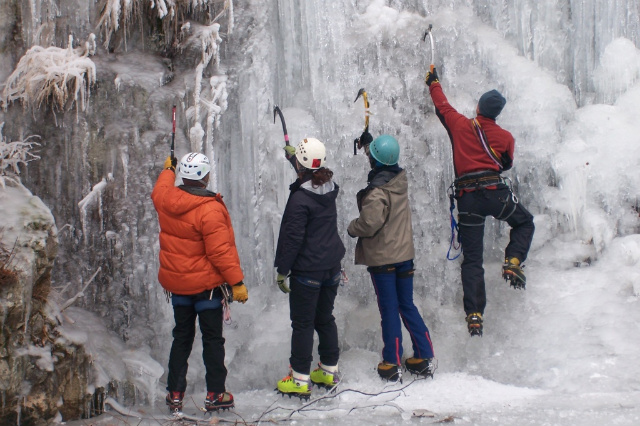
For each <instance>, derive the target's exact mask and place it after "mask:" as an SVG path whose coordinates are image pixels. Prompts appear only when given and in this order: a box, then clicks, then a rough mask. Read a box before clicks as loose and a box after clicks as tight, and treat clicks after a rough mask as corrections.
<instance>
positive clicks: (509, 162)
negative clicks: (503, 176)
mask: <svg viewBox="0 0 640 426" xmlns="http://www.w3.org/2000/svg"><path fill="white" fill-rule="evenodd" d="M500 161H501V162H502V170H509V169H510V168H511V166H513V159H512V158H511V157H509V154H507V152H506V151H505V152H503V153H502V155H501V156H500Z"/></svg>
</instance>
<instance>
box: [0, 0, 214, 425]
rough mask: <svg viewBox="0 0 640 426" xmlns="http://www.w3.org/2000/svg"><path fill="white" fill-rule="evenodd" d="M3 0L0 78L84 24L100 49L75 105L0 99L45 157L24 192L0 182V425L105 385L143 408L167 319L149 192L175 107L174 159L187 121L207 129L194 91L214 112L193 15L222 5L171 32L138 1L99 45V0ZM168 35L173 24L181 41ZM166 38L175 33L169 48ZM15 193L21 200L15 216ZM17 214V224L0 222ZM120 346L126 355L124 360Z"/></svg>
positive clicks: (74, 409)
mask: <svg viewBox="0 0 640 426" xmlns="http://www.w3.org/2000/svg"><path fill="white" fill-rule="evenodd" d="M0 3H1V4H0V83H3V82H4V81H5V79H6V78H7V77H8V76H9V75H10V74H11V72H12V70H13V69H14V67H15V66H16V65H17V63H18V61H19V60H20V58H21V57H22V55H23V54H24V53H25V52H26V51H27V50H28V49H29V48H30V47H31V46H33V45H35V44H39V45H41V46H55V47H67V45H68V42H67V40H68V36H69V34H74V36H75V37H76V38H75V39H74V40H75V42H74V45H73V46H78V44H80V43H83V42H84V40H87V38H88V37H89V35H90V33H92V32H95V33H96V34H97V36H98V46H99V48H98V52H97V53H96V54H95V55H92V56H91V57H90V59H91V60H92V61H93V62H94V63H95V67H96V83H95V84H94V85H93V86H92V87H91V88H90V99H88V102H87V107H86V109H85V110H82V109H81V108H80V109H79V110H78V109H76V106H75V105H72V104H71V102H68V105H67V106H66V107H65V108H54V107H53V106H52V105H51V103H50V102H48V101H46V102H44V103H43V104H42V105H40V108H37V109H35V110H32V109H23V108H22V106H21V105H20V104H19V103H18V102H15V103H13V104H9V105H2V108H0V123H2V122H4V123H5V126H4V134H5V135H6V136H7V137H8V138H9V140H17V139H18V138H19V137H20V136H21V135H23V134H24V135H38V136H39V137H40V139H39V141H40V142H41V146H40V147H39V148H38V155H39V156H40V157H41V158H42V160H40V161H35V162H32V163H30V164H29V166H28V167H27V168H25V169H24V170H22V174H21V179H22V183H23V184H24V186H25V187H27V188H29V190H30V191H31V192H29V191H28V190H27V189H25V188H23V187H15V186H14V187H7V188H6V190H3V189H2V188H0V193H2V195H1V197H3V198H2V202H1V204H2V206H1V207H0V228H2V227H4V235H3V236H2V238H1V240H2V241H3V243H4V245H5V247H6V248H7V250H9V251H10V250H11V249H12V247H13V243H14V241H15V239H16V237H17V236H19V242H18V246H19V250H17V251H16V254H15V255H14V256H13V259H14V261H13V263H12V265H19V266H20V267H19V268H16V269H18V270H19V273H18V274H17V276H16V279H15V280H14V279H12V280H11V282H9V283H7V284H6V285H3V286H2V288H1V289H0V292H1V294H0V295H1V297H2V299H1V300H2V302H0V303H2V306H1V311H0V315H2V317H1V318H2V319H3V323H2V334H1V335H0V343H1V344H2V348H1V349H0V425H4V424H21V425H27V424H38V422H42V423H43V424H44V423H46V421H47V420H51V419H52V418H54V417H56V416H58V413H59V415H60V416H61V419H62V420H64V421H69V420H74V419H79V418H87V417H89V416H90V415H92V414H93V413H94V410H93V408H92V407H93V406H94V401H96V400H98V399H99V400H102V398H103V397H104V395H106V394H108V395H109V396H110V397H113V398H115V399H117V400H118V402H121V403H124V404H126V405H129V404H134V403H136V402H143V403H149V404H153V403H154V401H155V399H156V397H157V395H156V390H157V389H156V388H157V384H158V379H159V377H160V376H161V375H162V374H163V369H162V367H161V364H162V365H166V361H167V358H168V351H167V350H166V344H167V339H168V338H169V336H170V335H171V327H172V322H171V321H167V318H170V317H171V306H170V305H169V304H168V303H167V301H166V300H165V296H164V294H163V292H162V289H161V287H160V286H159V284H158V283H157V257H158V253H157V251H158V244H157V238H156V237H157V234H158V229H157V217H156V214H155V210H154V208H153V205H152V203H151V200H150V193H151V190H152V188H153V184H154V182H155V180H156V179H157V176H158V173H159V171H160V170H161V168H162V163H163V161H164V158H165V157H166V156H167V155H168V154H169V140H170V133H171V109H172V106H173V105H177V111H178V112H177V129H176V135H175V148H176V149H175V153H176V155H177V156H181V155H183V154H184V153H186V152H189V151H192V150H201V149H202V147H201V146H198V145H197V144H195V145H194V144H193V143H192V142H191V140H190V138H189V133H190V127H192V126H195V125H196V124H198V126H200V125H201V126H200V129H207V121H208V116H207V114H206V111H204V109H203V111H202V112H198V110H197V109H196V108H194V104H197V105H200V104H199V102H196V101H195V100H194V93H196V92H197V94H198V96H201V97H202V99H203V101H205V100H206V101H208V104H209V105H213V107H212V108H214V109H215V108H217V106H216V105H214V103H215V102H213V100H212V98H213V92H214V89H215V88H217V86H216V87H214V83H210V79H211V78H212V77H214V76H216V75H217V73H218V70H217V68H216V66H215V64H214V62H215V61H214V60H211V62H210V64H209V65H208V66H205V67H200V69H199V70H198V73H196V70H195V69H196V67H197V66H198V64H199V63H200V61H202V60H203V59H202V58H203V49H204V50H207V52H209V54H211V53H212V52H213V51H211V47H212V46H214V45H215V46H217V41H215V40H213V39H214V38H212V34H213V33H212V28H217V27H213V26H206V25H203V24H205V23H207V24H208V23H209V20H210V17H212V16H217V15H218V14H219V13H220V12H221V9H220V8H221V7H222V3H220V4H218V2H213V1H211V2H204V3H203V4H207V3H210V4H209V5H208V6H202V7H200V8H193V11H192V10H191V9H192V8H190V7H189V8H188V9H189V13H186V12H185V13H182V12H181V13H180V14H179V15H180V16H181V17H182V18H184V19H185V22H186V20H189V21H190V23H189V25H186V26H185V27H184V29H181V24H182V21H181V23H180V25H177V24H176V23H175V22H173V23H172V24H171V26H169V24H168V23H165V24H162V25H159V24H158V22H160V21H159V20H158V19H157V18H156V14H151V12H150V11H149V10H147V8H148V7H149V2H142V1H138V2H137V3H139V4H141V5H145V6H144V7H145V9H144V11H145V13H143V15H145V14H146V15H148V18H147V19H142V20H140V21H136V25H135V30H131V29H130V30H129V31H127V32H124V31H120V32H117V33H115V34H113V36H112V37H111V38H110V42H108V43H106V45H105V39H104V31H96V28H97V27H98V20H99V18H100V12H101V9H100V7H99V6H100V5H102V4H104V2H91V1H89V2H87V1H86V0H68V1H66V0H65V1H64V2H58V1H52V0H34V1H30V0H7V1H4V0H3V1H2V2H0ZM134 3H135V2H134ZM178 3H179V4H182V5H186V4H187V3H188V2H178ZM214 3H215V4H214ZM185 7H186V6H185ZM185 11H186V9H185ZM205 12H206V13H205ZM136 16H137V15H136ZM171 16H173V15H171ZM182 18H181V19H182ZM132 28H133V27H132ZM174 31H179V32H180V38H179V40H178V38H177V37H176V36H175V34H174V33H173V32H174ZM169 40H174V41H175V43H170V45H169V46H168V44H169ZM207 40H209V41H207ZM211 40H213V41H211ZM214 41H215V43H214ZM181 43H183V44H184V48H183V47H182V44H181ZM207 43H208V44H207ZM203 46H208V48H206V49H205V47H203ZM216 49H217V47H216ZM215 51H216V52H217V50H215ZM196 82H197V84H199V86H198V90H195V87H196ZM0 88H1V87H0ZM216 93H218V92H216ZM225 96H226V94H225ZM205 98H206V99H205ZM5 108H6V109H5ZM203 108H204V107H203ZM190 109H193V110H194V111H192V112H191V113H190V112H189V110H190ZM32 193H33V194H35V195H37V197H34V196H33V195H32ZM14 198H16V199H19V200H21V205H22V207H20V208H22V209H23V210H24V212H25V213H24V214H23V213H21V211H19V210H16V209H18V206H17V205H14V204H15V203H14V202H13V200H14ZM6 200H11V206H9V205H8V203H6V202H5V201H6ZM5 204H7V205H5ZM32 205H33V206H32ZM30 206H31V207H30ZM47 206H48V208H47ZM5 209H7V211H6V212H3V210H5ZM49 209H50V210H49ZM27 212H28V214H27ZM5 213H6V214H5ZM33 215H36V217H33ZM14 216H15V217H19V218H20V221H19V223H18V222H16V223H11V224H10V223H4V219H3V218H5V217H12V218H13V217H14ZM54 217H55V222H54ZM23 222H24V223H23ZM54 223H57V224H58V225H59V232H58V231H56V226H55V225H54ZM10 230H11V231H10ZM1 232H2V231H1V230H0V233H1ZM27 236H28V237H27ZM149 236H154V237H153V238H150V237H149ZM56 251H57V257H56V261H55V265H54V262H53V259H54V256H56V254H55V253H56ZM18 252H19V255H18ZM1 264H2V263H1V262H0V265H1ZM96 271H100V273H97V275H96ZM90 277H92V278H91V280H92V283H91V285H90V286H87V287H86V288H85V284H86V283H87V280H89V279H90ZM52 282H53V284H54V287H56V289H54V290H51V283H52ZM50 290H51V291H50ZM79 292H82V295H83V296H84V297H78V298H77V301H76V303H74V306H72V307H69V308H68V309H66V310H65V309H63V305H64V301H63V300H57V299H65V300H68V299H69V298H71V297H73V296H74V295H76V294H78V293H79ZM56 303H58V304H59V305H58V304H56ZM61 309H62V311H63V312H62V313H60V310H61ZM78 309H79V310H81V311H78ZM87 312H91V313H92V314H93V315H94V316H91V317H90V316H89V315H88V314H87ZM78 318H80V320H79V319H78ZM89 318H91V321H93V320H95V321H97V322H100V324H102V325H104V326H105V327H106V329H105V330H102V329H101V330H100V334H99V336H100V337H99V338H98V337H96V335H97V334H92V333H91V332H87V329H88V326H84V327H76V328H77V329H74V330H71V329H72V328H73V327H72V326H71V325H70V324H71V323H72V321H76V322H77V323H76V324H75V326H77V325H78V323H82V322H86V321H87V320H88V319H89ZM108 333H110V334H109V338H114V339H117V341H111V340H110V341H109V343H110V344H109V345H108V346H109V347H106V348H105V347H97V346H99V345H98V344H97V343H96V342H95V341H94V340H100V339H101V338H103V337H104V336H105V335H107V334H108ZM79 334H82V335H83V336H87V337H82V338H77V336H78V335H79ZM70 335H71V336H70ZM129 342H130V343H131V346H132V348H129V347H127V343H129ZM98 343H100V342H98ZM141 347H144V348H145V349H144V350H141ZM113 348H118V349H119V350H120V352H119V353H116V354H115V355H114V356H113V357H114V358H118V360H119V361H121V363H120V364H118V365H117V366H115V367H113V365H114V364H117V363H116V362H104V363H103V362H102V361H103V360H102V359H100V357H101V356H102V357H103V358H104V357H106V356H107V355H104V354H105V353H108V354H111V353H112V352H113ZM127 349H131V350H132V352H131V353H129V354H126V356H124V355H123V353H125V351H126V350H127ZM133 349H135V350H133ZM109 351H112V352H109ZM145 351H146V352H145ZM147 352H148V353H151V354H153V358H152V357H151V355H148V354H147ZM89 357H90V358H91V365H92V367H91V368H89V367H88V365H89ZM119 357H120V358H119ZM154 359H158V360H159V363H158V362H156V361H155V360H154ZM105 364H107V367H105ZM97 365H100V366H101V367H102V369H101V370H100V371H98V372H96V366H97ZM108 367H112V368H108ZM192 370H194V369H192ZM140 371H144V372H145V373H144V374H143V376H144V380H143V379H141V377H140V374H141V373H140ZM193 383H196V381H195V380H193ZM94 390H95V392H94ZM92 394H95V395H98V396H96V397H95V398H94V397H93V395H92ZM5 401H6V402H5ZM95 405H96V406H98V408H99V405H100V404H99V403H97V404H95Z"/></svg>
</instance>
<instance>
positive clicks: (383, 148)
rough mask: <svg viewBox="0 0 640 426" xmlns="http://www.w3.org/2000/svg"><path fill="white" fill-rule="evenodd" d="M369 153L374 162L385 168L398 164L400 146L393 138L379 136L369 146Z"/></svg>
mask: <svg viewBox="0 0 640 426" xmlns="http://www.w3.org/2000/svg"><path fill="white" fill-rule="evenodd" d="M369 152H370V153H371V156H372V157H373V159H374V160H376V161H378V162H380V163H382V164H384V165H385V166H391V165H392V164H396V163H397V162H398V158H399V157H400V145H398V141H397V140H396V138H394V137H393V136H390V135H380V136H378V137H377V138H376V139H375V140H374V141H373V142H371V145H369Z"/></svg>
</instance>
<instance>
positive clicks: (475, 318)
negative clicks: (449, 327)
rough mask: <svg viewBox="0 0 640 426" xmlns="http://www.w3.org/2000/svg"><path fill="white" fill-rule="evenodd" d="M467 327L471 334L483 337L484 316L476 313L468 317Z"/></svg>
mask: <svg viewBox="0 0 640 426" xmlns="http://www.w3.org/2000/svg"><path fill="white" fill-rule="evenodd" d="M467 327H468V328H469V334H471V335H472V336H480V337H482V314H481V313H480V312H474V313H471V314H469V315H467Z"/></svg>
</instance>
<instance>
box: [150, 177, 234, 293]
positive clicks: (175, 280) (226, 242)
mask: <svg viewBox="0 0 640 426" xmlns="http://www.w3.org/2000/svg"><path fill="white" fill-rule="evenodd" d="M174 181H175V173H174V172H173V171H171V170H164V171H163V172H162V173H160V177H159V178H158V181H157V182H156V185H155V187H154V188H153V192H152V193H151V199H152V200H153V205H154V206H155V208H156V211H157V212H158V220H159V222H160V271H159V272H158V281H160V284H161V285H162V287H164V288H165V289H167V290H168V291H170V292H171V293H174V294H181V295H190V294H197V293H201V292H203V291H205V290H210V289H212V288H214V287H217V286H219V285H221V284H223V283H225V282H226V283H228V284H230V285H234V284H237V283H239V282H240V281H242V280H243V278H244V277H243V274H242V269H240V258H239V257H238V250H237V249H236V243H235V237H234V235H233V227H232V226H231V218H230V217H229V212H228V211H227V207H226V206H225V204H224V203H223V202H222V197H221V196H220V195H219V194H216V195H215V197H204V196H198V195H193V194H190V193H188V192H186V191H183V190H182V189H180V188H177V187H176V186H174Z"/></svg>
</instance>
